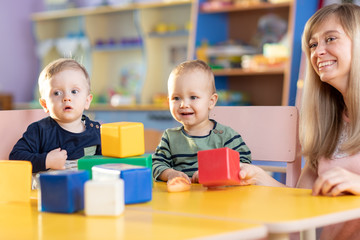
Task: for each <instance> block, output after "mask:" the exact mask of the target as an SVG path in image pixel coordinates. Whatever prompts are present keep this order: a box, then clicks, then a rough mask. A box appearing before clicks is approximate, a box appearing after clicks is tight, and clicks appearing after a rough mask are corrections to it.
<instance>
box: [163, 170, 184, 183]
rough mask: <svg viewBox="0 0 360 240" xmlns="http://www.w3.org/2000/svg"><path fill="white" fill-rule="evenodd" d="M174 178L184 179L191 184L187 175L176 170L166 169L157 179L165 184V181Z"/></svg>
mask: <svg viewBox="0 0 360 240" xmlns="http://www.w3.org/2000/svg"><path fill="white" fill-rule="evenodd" d="M176 177H182V178H185V179H186V180H187V181H188V182H189V183H191V181H190V178H189V177H188V175H186V174H185V173H183V172H180V171H176V170H174V169H172V168H168V169H166V170H165V171H163V172H162V173H161V174H160V176H159V179H161V180H163V181H165V182H167V181H170V180H171V179H173V178H176Z"/></svg>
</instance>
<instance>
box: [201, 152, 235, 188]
mask: <svg viewBox="0 0 360 240" xmlns="http://www.w3.org/2000/svg"><path fill="white" fill-rule="evenodd" d="M239 159H240V157H239V152H237V151H234V150H232V149H230V148H226V147H225V148H218V149H211V150H204V151H199V152H198V165H199V183H201V184H203V185H204V186H209V187H212V186H226V185H236V184H239V183H240V178H239V172H240V160H239Z"/></svg>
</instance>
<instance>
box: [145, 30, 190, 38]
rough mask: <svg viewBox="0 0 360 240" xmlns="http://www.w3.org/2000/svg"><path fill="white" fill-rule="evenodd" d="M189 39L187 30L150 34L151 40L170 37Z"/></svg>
mask: <svg viewBox="0 0 360 240" xmlns="http://www.w3.org/2000/svg"><path fill="white" fill-rule="evenodd" d="M181 36H184V37H187V36H189V31H186V30H179V31H174V32H164V33H157V32H150V33H149V37H150V38H169V37H181Z"/></svg>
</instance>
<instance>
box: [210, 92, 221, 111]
mask: <svg viewBox="0 0 360 240" xmlns="http://www.w3.org/2000/svg"><path fill="white" fill-rule="evenodd" d="M218 97H219V96H218V94H217V93H214V94H213V95H211V97H210V101H209V110H211V109H213V108H214V107H215V105H216V102H217V100H218Z"/></svg>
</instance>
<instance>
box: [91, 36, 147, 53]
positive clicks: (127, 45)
mask: <svg viewBox="0 0 360 240" xmlns="http://www.w3.org/2000/svg"><path fill="white" fill-rule="evenodd" d="M142 45H143V43H142V39H141V38H140V37H124V38H121V39H115V38H109V39H98V40H97V41H96V42H95V50H97V51H114V50H127V49H140V48H141V47H142Z"/></svg>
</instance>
